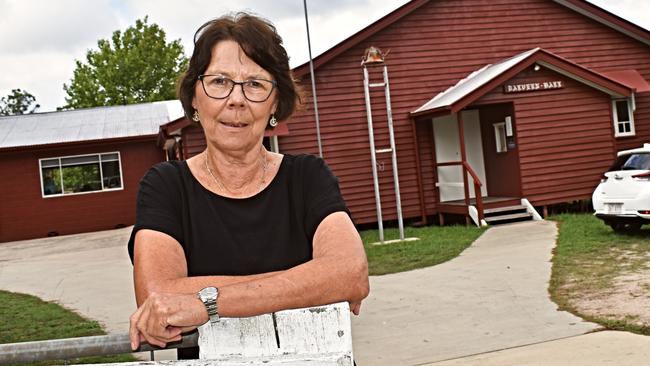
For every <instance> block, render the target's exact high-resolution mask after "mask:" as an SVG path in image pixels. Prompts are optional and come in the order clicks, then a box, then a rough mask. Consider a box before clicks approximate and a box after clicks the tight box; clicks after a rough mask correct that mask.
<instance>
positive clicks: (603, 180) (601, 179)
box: [600, 174, 607, 183]
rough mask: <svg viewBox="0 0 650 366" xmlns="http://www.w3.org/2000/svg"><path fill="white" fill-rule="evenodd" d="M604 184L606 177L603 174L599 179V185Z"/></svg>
mask: <svg viewBox="0 0 650 366" xmlns="http://www.w3.org/2000/svg"><path fill="white" fill-rule="evenodd" d="M605 182H607V176H606V175H605V174H603V175H602V176H601V177H600V183H605Z"/></svg>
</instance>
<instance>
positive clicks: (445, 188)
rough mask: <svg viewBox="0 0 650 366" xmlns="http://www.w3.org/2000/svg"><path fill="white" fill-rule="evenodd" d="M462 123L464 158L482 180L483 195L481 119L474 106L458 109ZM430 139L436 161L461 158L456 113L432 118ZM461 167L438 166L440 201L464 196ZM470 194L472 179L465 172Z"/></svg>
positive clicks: (484, 188)
mask: <svg viewBox="0 0 650 366" xmlns="http://www.w3.org/2000/svg"><path fill="white" fill-rule="evenodd" d="M461 113H462V117H463V127H464V129H465V150H466V153H467V162H468V163H469V165H470V167H471V168H472V170H474V172H475V173H476V175H477V176H478V178H479V179H480V180H481V183H483V186H482V187H481V195H482V196H486V195H487V192H488V190H487V180H486V175H485V165H484V162H483V143H482V138H481V123H480V119H479V111H478V110H467V111H462V112H461ZM433 141H434V145H435V149H436V162H437V163H446V162H452V161H461V154H460V139H459V137H458V121H457V118H456V115H447V116H443V117H436V118H434V119H433ZM462 172H463V170H462V167H461V166H460V165H453V166H441V167H438V183H437V186H438V189H439V191H440V201H441V202H446V201H454V200H462V199H465V193H464V188H463V175H462ZM468 184H469V192H470V197H472V198H473V197H474V196H475V195H474V181H473V179H472V177H471V176H470V175H468Z"/></svg>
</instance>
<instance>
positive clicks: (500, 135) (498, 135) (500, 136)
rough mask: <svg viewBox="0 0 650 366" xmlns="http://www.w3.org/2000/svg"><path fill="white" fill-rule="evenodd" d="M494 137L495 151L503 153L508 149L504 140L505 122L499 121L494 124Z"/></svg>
mask: <svg viewBox="0 0 650 366" xmlns="http://www.w3.org/2000/svg"><path fill="white" fill-rule="evenodd" d="M493 126H494V139H495V140H496V143H497V152H498V153H504V152H507V151H508V144H507V142H506V123H505V122H500V123H495V124H494V125H493Z"/></svg>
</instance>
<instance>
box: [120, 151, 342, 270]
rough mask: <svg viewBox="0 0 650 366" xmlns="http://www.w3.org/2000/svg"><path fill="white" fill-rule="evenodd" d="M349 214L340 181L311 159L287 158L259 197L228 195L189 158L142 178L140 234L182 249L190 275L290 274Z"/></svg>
mask: <svg viewBox="0 0 650 366" xmlns="http://www.w3.org/2000/svg"><path fill="white" fill-rule="evenodd" d="M337 211H345V212H348V210H347V208H346V206H345V202H344V201H343V198H342V197H341V193H340V190H339V186H338V180H337V178H336V177H335V176H334V175H333V174H332V172H331V171H330V169H329V168H328V167H327V165H326V164H325V162H324V161H323V160H322V159H320V158H317V157H314V156H311V155H296V156H292V155H284V157H283V159H282V162H281V164H280V168H279V170H278V173H277V175H276V176H275V178H274V179H273V181H271V183H270V184H269V185H268V186H267V187H266V188H265V189H264V190H263V191H261V192H260V193H258V194H256V195H255V196H252V197H249V198H243V199H233V198H227V197H223V196H220V195H217V194H215V193H212V192H210V191H209V190H207V189H206V188H205V187H203V186H202V185H201V184H200V183H199V182H198V181H197V180H196V178H194V176H193V175H192V173H191V172H190V169H189V167H188V166H187V163H186V162H185V161H170V162H164V163H160V164H157V165H155V166H153V167H152V168H151V169H150V170H149V171H148V172H147V174H146V175H145V176H144V177H143V178H142V180H141V181H140V190H139V192H138V197H137V211H136V223H135V226H134V228H133V231H132V233H131V238H130V239H129V243H128V249H129V255H130V257H131V261H133V246H134V238H135V233H136V232H137V231H138V230H140V229H152V230H156V231H160V232H163V233H166V234H168V235H170V236H171V237H173V238H174V239H176V240H177V241H178V242H179V244H180V245H181V246H182V248H183V251H184V252H185V258H186V260H187V268H188V275H189V276H202V275H248V274H256V273H264V272H271V271H278V270H285V269H289V268H291V267H294V266H296V265H298V264H301V263H304V262H307V261H308V260H310V259H311V258H312V239H313V237H314V233H315V231H316V228H317V227H318V225H319V224H320V222H321V221H322V220H323V219H324V218H325V217H326V216H328V215H329V214H331V213H333V212H337Z"/></svg>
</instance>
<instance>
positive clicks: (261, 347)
mask: <svg viewBox="0 0 650 366" xmlns="http://www.w3.org/2000/svg"><path fill="white" fill-rule="evenodd" d="M199 347H200V349H201V352H200V355H199V357H200V360H184V361H161V362H152V361H148V362H132V363H120V364H119V365H120V366H126V365H142V366H143V365H169V366H189V365H205V366H213V365H214V366H217V365H218V366H251V365H265V366H267V365H268V366H275V365H282V366H298V365H307V366H352V365H353V361H352V360H353V355H352V333H351V323H350V307H349V305H348V303H347V302H341V303H336V304H331V305H324V306H316V307H311V308H304V309H293V310H284V311H278V312H276V313H273V314H264V315H259V316H254V317H250V318H222V319H221V320H220V321H219V322H217V323H214V324H210V323H206V324H204V325H203V326H201V327H199ZM115 365H118V364H115Z"/></svg>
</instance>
